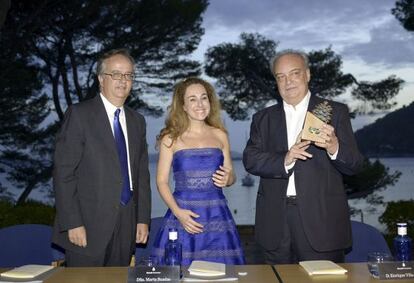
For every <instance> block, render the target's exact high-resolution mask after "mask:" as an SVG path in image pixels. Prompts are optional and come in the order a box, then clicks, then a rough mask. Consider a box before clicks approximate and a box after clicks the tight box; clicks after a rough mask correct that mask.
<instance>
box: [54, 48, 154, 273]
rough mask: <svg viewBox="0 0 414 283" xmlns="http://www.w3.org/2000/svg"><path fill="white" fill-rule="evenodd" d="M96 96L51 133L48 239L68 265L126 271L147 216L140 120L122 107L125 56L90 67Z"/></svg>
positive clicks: (110, 56)
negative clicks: (52, 201) (52, 214)
mask: <svg viewBox="0 0 414 283" xmlns="http://www.w3.org/2000/svg"><path fill="white" fill-rule="evenodd" d="M97 74H98V79H99V84H100V94H99V95H97V96H96V97H95V98H93V99H90V100H87V101H84V102H81V103H79V104H76V105H72V106H70V107H69V108H68V110H67V112H66V114H65V119H64V121H63V124H62V127H61V129H60V131H59V133H58V135H57V139H56V149H55V155H54V172H53V186H54V189H55V197H56V219H55V226H54V234H53V241H54V242H55V243H56V244H58V245H60V246H62V247H63V248H65V249H66V262H67V265H68V266H127V265H129V263H130V260H131V256H132V254H133V253H134V252H135V242H137V243H145V242H146V241H147V237H148V224H149V221H150V210H151V190H150V185H149V179H150V176H149V171H148V151H147V143H146V126H145V120H144V118H143V117H142V116H141V115H140V114H138V113H136V112H135V111H133V110H132V109H130V108H128V107H127V106H125V105H124V103H125V100H126V99H127V97H128V96H129V94H130V91H131V87H132V81H133V78H134V60H133V58H132V57H131V56H130V55H129V53H128V51H127V50H124V49H117V50H112V51H109V52H108V53H106V54H104V55H103V56H102V57H101V59H100V60H99V62H98V66H97Z"/></svg>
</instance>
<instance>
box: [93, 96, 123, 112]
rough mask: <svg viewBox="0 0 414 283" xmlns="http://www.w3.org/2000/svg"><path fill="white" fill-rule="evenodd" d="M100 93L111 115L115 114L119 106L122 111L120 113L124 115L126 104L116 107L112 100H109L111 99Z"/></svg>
mask: <svg viewBox="0 0 414 283" xmlns="http://www.w3.org/2000/svg"><path fill="white" fill-rule="evenodd" d="M99 95H100V96H101V98H102V101H103V104H104V106H105V110H106V113H108V114H110V115H112V116H113V115H114V113H115V111H116V109H118V108H119V109H121V112H120V113H119V115H124V106H122V107H116V106H115V105H113V104H112V103H111V102H109V100H108V99H107V98H106V97H105V96H104V95H103V94H102V93H99Z"/></svg>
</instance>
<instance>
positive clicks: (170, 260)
mask: <svg viewBox="0 0 414 283" xmlns="http://www.w3.org/2000/svg"><path fill="white" fill-rule="evenodd" d="M181 259H182V251H181V244H180V243H179V242H178V232H177V229H175V228H171V229H170V230H169V232H168V242H167V243H166V244H165V264H166V265H171V266H181Z"/></svg>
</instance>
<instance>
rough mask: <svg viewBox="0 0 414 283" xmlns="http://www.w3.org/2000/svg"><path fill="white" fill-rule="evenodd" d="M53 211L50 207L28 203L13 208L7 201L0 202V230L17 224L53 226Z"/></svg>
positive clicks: (37, 203)
mask: <svg viewBox="0 0 414 283" xmlns="http://www.w3.org/2000/svg"><path fill="white" fill-rule="evenodd" d="M54 217H55V209H54V208H53V207H52V206H49V205H46V204H42V203H39V202H35V201H28V202H26V203H24V204H22V205H17V206H15V205H14V204H12V203H11V202H8V201H0V228H2V227H7V226H12V225H17V224H46V225H53V220H54Z"/></svg>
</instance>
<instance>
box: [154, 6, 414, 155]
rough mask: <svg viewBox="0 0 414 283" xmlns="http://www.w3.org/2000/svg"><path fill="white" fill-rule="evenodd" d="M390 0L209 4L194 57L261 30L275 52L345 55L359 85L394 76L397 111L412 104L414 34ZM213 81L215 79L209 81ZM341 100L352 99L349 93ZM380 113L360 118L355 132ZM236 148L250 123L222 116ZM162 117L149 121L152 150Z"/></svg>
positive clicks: (239, 148)
mask: <svg viewBox="0 0 414 283" xmlns="http://www.w3.org/2000/svg"><path fill="white" fill-rule="evenodd" d="M394 5H395V1H391V0H346V1H343V0H329V1H327V0H290V1H286V0H255V1H251V0H211V1H210V5H209V6H208V8H207V10H206V12H205V14H204V15H203V25H202V26H203V28H204V29H205V33H204V36H203V37H202V40H201V42H200V45H199V47H198V49H197V50H196V51H195V52H194V53H193V54H192V58H193V59H196V60H198V61H200V62H203V61H204V54H205V52H206V51H207V49H208V48H209V47H213V46H216V45H218V44H221V43H237V42H239V36H240V34H241V33H243V32H248V33H254V32H257V33H259V34H261V35H263V36H265V37H267V38H269V39H272V40H274V41H276V42H278V43H279V45H278V47H277V50H282V49H286V48H294V49H301V50H304V51H306V52H309V51H313V50H321V49H326V48H327V47H329V46H331V48H332V50H333V51H334V52H335V53H337V54H339V55H341V56H342V60H343V69H342V70H343V72H344V73H351V74H353V75H354V76H355V77H356V78H357V79H358V80H360V81H364V80H365V81H378V80H381V79H385V78H387V77H388V76H390V75H393V74H394V75H396V76H398V77H400V78H402V79H403V80H404V81H405V84H404V85H403V89H402V90H401V91H400V93H399V94H398V96H397V97H396V99H395V101H396V102H397V108H396V109H398V108H400V107H401V106H403V105H408V104H409V103H411V102H412V101H413V100H414V95H413V94H414V32H408V31H406V30H405V29H404V28H403V27H402V26H401V25H400V23H399V21H398V20H396V19H395V17H394V16H393V15H392V14H391V9H392V8H393V7H394ZM211 81H212V82H213V83H214V80H211ZM338 100H340V101H342V102H347V103H348V104H352V101H349V98H348V97H347V96H346V95H345V96H343V97H340V98H339V99H338ZM382 115H383V114H380V115H373V116H363V117H358V118H356V119H354V120H353V121H352V124H353V128H354V130H356V129H359V128H361V127H363V126H364V125H366V124H368V123H372V122H374V121H375V119H377V118H378V117H381V116H382ZM223 118H224V121H225V124H226V126H227V128H228V131H229V138H230V143H231V147H232V150H234V151H238V152H242V151H243V148H244V146H245V144H246V136H247V135H248V134H249V127H250V121H244V122H240V121H238V122H234V121H232V120H231V119H230V118H229V117H228V116H227V115H226V114H225V113H223ZM164 119H165V118H164V117H162V118H159V119H154V118H151V117H147V123H148V125H150V126H149V127H148V132H147V137H148V142H149V144H150V148H149V149H150V152H154V147H153V146H151V145H153V144H154V142H155V136H156V135H157V134H158V131H159V130H160V129H161V128H162V127H163V123H164Z"/></svg>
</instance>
